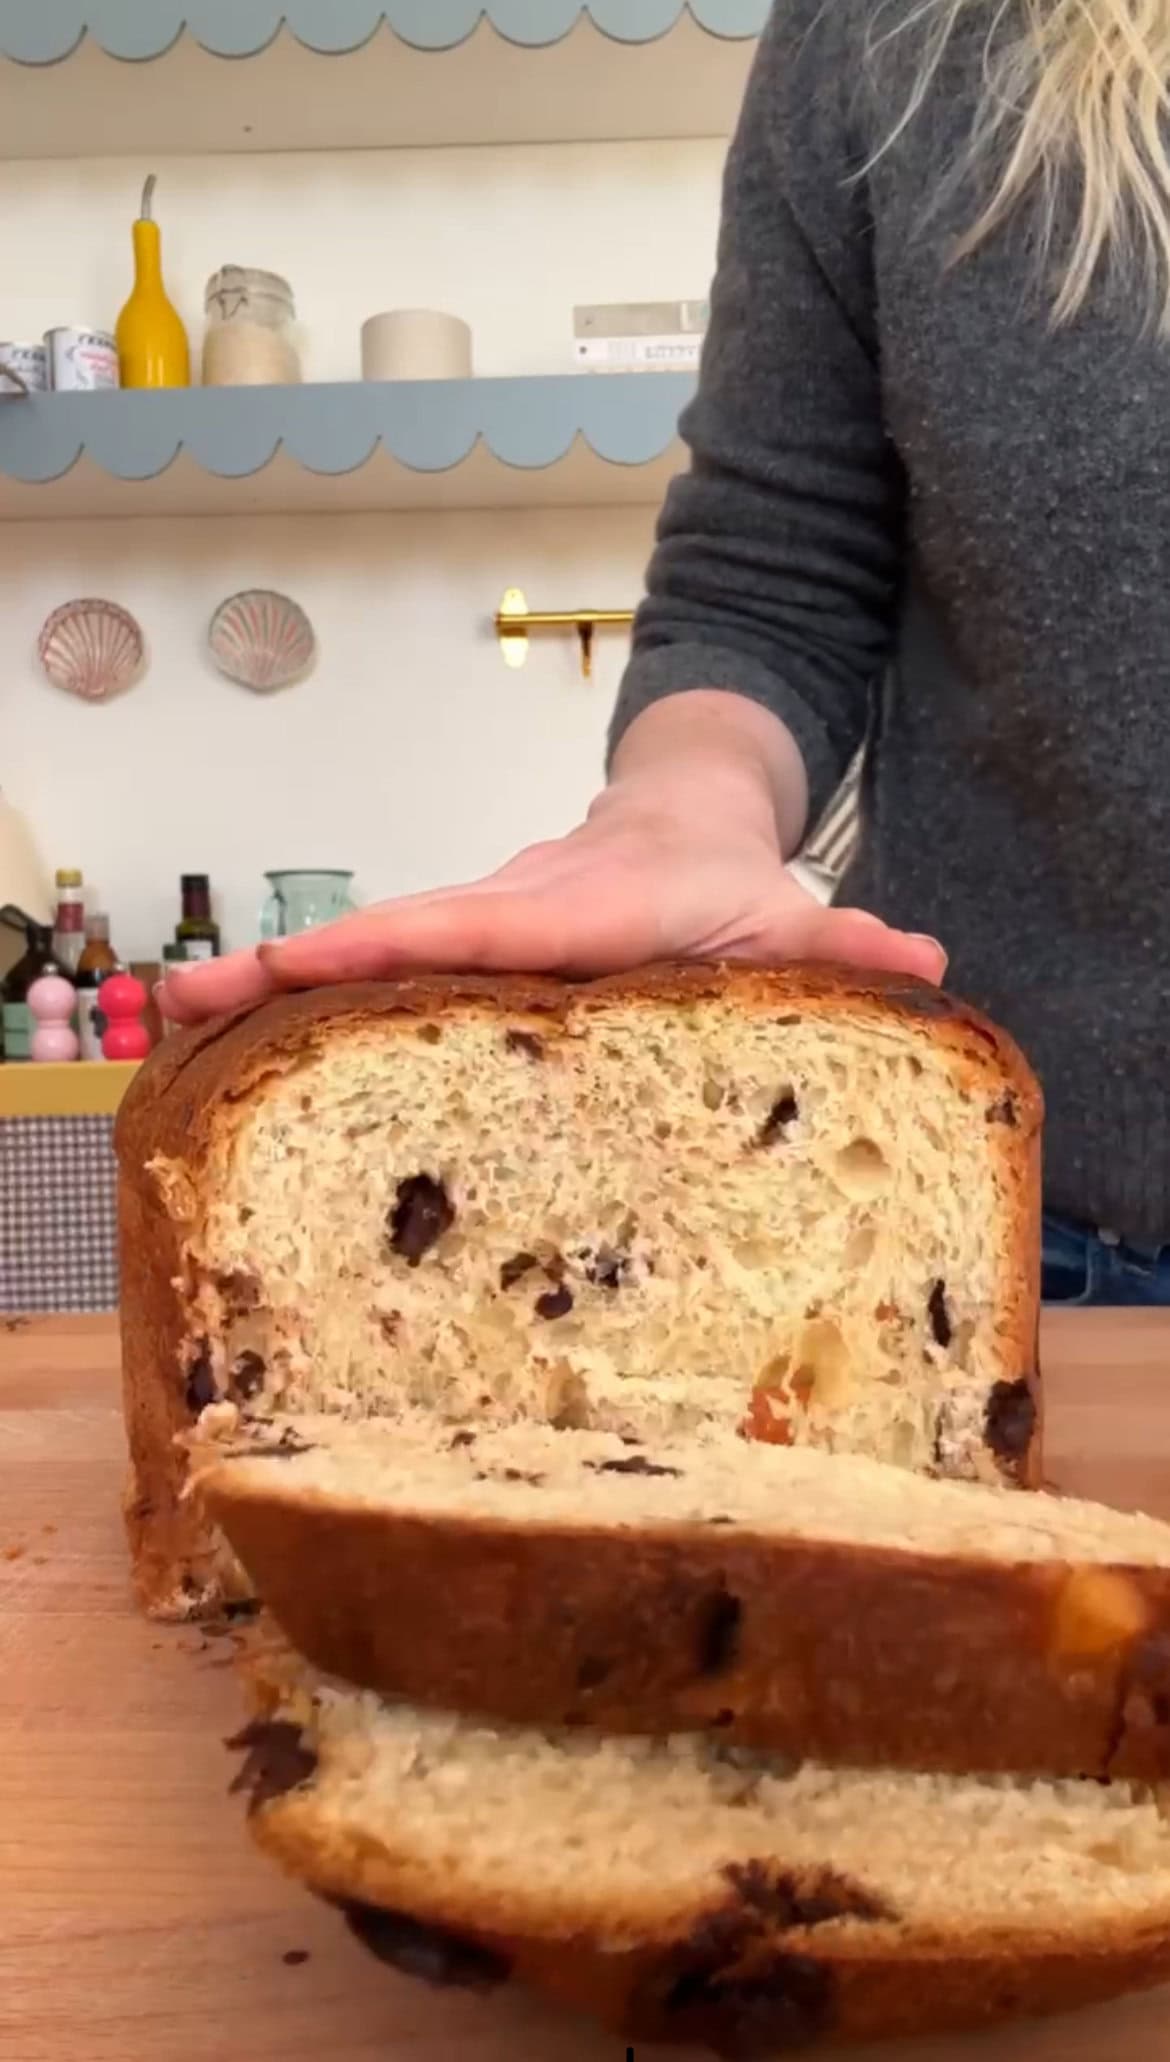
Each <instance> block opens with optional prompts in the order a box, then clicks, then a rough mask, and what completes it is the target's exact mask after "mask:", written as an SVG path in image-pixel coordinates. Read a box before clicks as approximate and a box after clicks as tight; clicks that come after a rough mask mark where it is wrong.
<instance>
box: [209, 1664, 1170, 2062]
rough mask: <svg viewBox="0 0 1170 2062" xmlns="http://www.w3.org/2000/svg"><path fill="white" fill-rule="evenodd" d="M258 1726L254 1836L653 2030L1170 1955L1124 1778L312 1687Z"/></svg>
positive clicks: (1165, 1876)
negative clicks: (908, 1767)
mask: <svg viewBox="0 0 1170 2062" xmlns="http://www.w3.org/2000/svg"><path fill="white" fill-rule="evenodd" d="M238 1744H239V1745H241V1746H243V1747H246V1748H248V1750H249V1752H248V1758H247V1762H246V1764H245V1766H244V1768H243V1770H242V1771H241V1776H242V1784H241V1787H248V1788H250V1789H251V1791H252V1797H253V1803H252V1809H251V1825H252V1828H253V1831H254V1832H255V1834H256V1836H257V1838H258V1839H259V1841H260V1843H261V1845H262V1846H263V1847H264V1848H265V1849H266V1850H267V1851H268V1852H269V1853H270V1854H272V1855H273V1856H274V1857H275V1858H276V1859H277V1860H278V1861H279V1862H280V1863H282V1864H283V1865H284V1866H285V1867H286V1868H287V1869H288V1870H290V1871H291V1872H292V1873H293V1874H294V1875H295V1876H297V1877H298V1878H300V1879H301V1880H302V1881H303V1882H305V1883H306V1884H307V1885H309V1887H310V1888H312V1889H313V1890H315V1891H316V1892H318V1893H319V1894H320V1895H322V1896H324V1897H327V1898H330V1899H332V1900H334V1901H336V1902H338V1903H339V1904H341V1905H342V1906H343V1907H344V1908H345V1909H346V1910H347V1912H348V1915H349V1918H350V1922H351V1924H352V1926H353V1928H354V1930H355V1931H356V1932H357V1934H358V1935H359V1937H360V1938H361V1939H363V1940H364V1941H365V1942H366V1944H367V1945H368V1946H369V1947H371V1948H372V1949H373V1951H374V1952H375V1953H376V1954H378V1955H380V1956H381V1957H382V1958H383V1959H384V1960H385V1961H387V1962H389V1963H391V1964H394V1965H397V1966H399V1967H401V1968H404V1969H406V1970H409V1971H411V1972H412V1973H413V1974H416V1975H425V1976H428V1977H429V1978H430V1979H431V1980H432V1981H434V1982H447V1983H452V1984H460V1983H463V1984H470V1985H481V1986H485V1987H486V1986H488V1985H490V1984H491V1983H493V1982H502V1981H503V1980H505V1979H506V1978H508V1977H509V1976H515V1977H519V1978H522V1979H525V1980H528V1981H529V1982H531V1983H533V1984H534V1985H536V1986H537V1987H539V1988H540V1989H542V1990H544V1991H545V1992H546V1993H548V1994H550V1995H551V1996H553V1997H554V1998H557V1999H558V2000H560V2001H561V2002H563V2003H568V2004H571V2005H575V2006H578V2007H580V2008H581V2009H583V2010H585V2011H588V2012H590V2013H592V2014H594V2015H595V2016H598V2017H600V2018H602V2019H603V2020H605V2021H606V2022H608V2023H609V2024H610V2025H611V2026H612V2027H613V2028H614V2029H615V2030H617V2031H620V2033H621V2034H623V2035H624V2036H625V2037H626V2038H628V2039H629V2040H631V2041H636V2042H638V2043H639V2044H640V2043H641V2042H643V2041H648V2042H649V2041H654V2040H670V2041H672V2042H678V2043H680V2044H682V2043H686V2044H687V2052H688V2053H689V2052H690V2051H691V2050H690V2043H692V2042H694V2043H701V2044H703V2045H704V2046H710V2047H712V2048H714V2049H715V2050H716V2051H717V2052H718V2053H720V2054H722V2055H725V2056H735V2057H740V2058H747V2057H760V2058H763V2057H771V2056H774V2055H778V2054H780V2053H787V2052H789V2051H790V2050H792V2049H794V2048H798V2047H802V2046H804V2045H805V2044H816V2043H820V2042H822V2041H823V2042H826V2043H836V2042H838V2041H847V2040H865V2039H870V2038H876V2037H883V2036H884V2037H887V2038H889V2037H898V2036H901V2035H906V2034H911V2033H931V2032H935V2033H938V2032H941V2031H943V2030H944V2029H947V2028H951V2027H961V2026H968V2025H970V2026H977V2025H983V2024H987V2023H989V2022H991V2021H994V2020H997V2019H1003V2018H1006V2017H1009V2016H1012V2015H1017V2014H1023V2013H1031V2012H1049V2011H1063V2010H1066V2009H1068V2008H1070V2007H1072V2006H1074V2005H1078V2004H1085V2003H1089V2002H1092V2001H1094V2000H1097V1999H1102V1998H1107V1997H1110V1996H1113V1995H1115V1994H1117V1993H1118V1992H1121V1991H1124V1990H1127V1989H1137V1988H1141V1987H1145V1986H1149V1985H1152V1984H1155V1983H1158V1982H1161V1981H1163V1980H1164V1979H1165V1978H1166V1977H1167V1976H1170V1824H1168V1822H1167V1818H1166V1815H1165V1812H1164V1810H1163V1808H1162V1806H1161V1804H1160V1802H1159V1799H1158V1796H1157V1795H1156V1793H1155V1792H1153V1791H1151V1790H1143V1789H1141V1788H1138V1787H1136V1786H1131V1785H1129V1784H1123V1783H1113V1784H1110V1785H1106V1786H1101V1785H1098V1784H1095V1783H1078V1782H1051V1781H1043V1780H1035V1781H1024V1780H1015V1781H1013V1780H1011V1779H1009V1778H1007V1777H983V1778H980V1777H976V1776H941V1775H913V1774H910V1773H906V1772H901V1773H899V1772H891V1771H877V1770H872V1771H864V1770H856V1769H826V1768H824V1767H823V1766H820V1765H818V1764H817V1763H815V1762H785V1761H782V1760H779V1759H776V1758H769V1757H766V1756H763V1755H758V1754H754V1753H751V1752H749V1751H747V1750H745V1749H743V1748H735V1747H728V1746H727V1745H725V1744H723V1745H719V1744H715V1743H714V1742H712V1741H711V1740H710V1739H704V1738H702V1737H699V1736H693V1735H691V1736H686V1737H681V1736H680V1737H675V1738H673V1739H666V1740H638V1739H634V1740H631V1739H623V1738H620V1737H607V1736H605V1735H599V1734H581V1733H568V1734H566V1733H559V1734H558V1733H554V1732H545V1731H538V1730H528V1729H520V1728H507V1727H496V1728H491V1727H488V1726H485V1725H483V1724H481V1723H477V1722H476V1721H474V1720H472V1719H467V1718H460V1717H456V1716H453V1715H452V1714H450V1713H445V1712H436V1711H431V1712H427V1711H421V1710H416V1709H414V1708H413V1707H411V1706H409V1705H402V1704H393V1703H383V1702H381V1701H380V1700H379V1699H378V1698H376V1697H374V1696H372V1695H370V1694H369V1693H365V1694H357V1693H346V1692H341V1691H337V1690H334V1689H330V1688H327V1687H319V1688H318V1689H317V1691H316V1693H315V1694H312V1693H311V1691H310V1687H309V1686H307V1685H306V1686H305V1687H302V1688H298V1687H295V1686H294V1687H291V1688H290V1689H289V1690H287V1691H286V1692H285V1697H284V1701H283V1703H280V1704H278V1705H277V1706H276V1707H275V1709H272V1710H271V1711H269V1713H268V1714H267V1715H266V1716H264V1717H261V1718H259V1719H257V1720H256V1721H255V1722H254V1723H253V1724H252V1725H251V1726H250V1727H249V1728H248V1729H247V1730H246V1732H245V1734H244V1735H243V1736H242V1738H241V1740H240V1741H239V1743H238ZM641 2052H642V2050H641V2045H639V2047H638V2053H639V2054H641ZM1070 2053H1071V2048H1070Z"/></svg>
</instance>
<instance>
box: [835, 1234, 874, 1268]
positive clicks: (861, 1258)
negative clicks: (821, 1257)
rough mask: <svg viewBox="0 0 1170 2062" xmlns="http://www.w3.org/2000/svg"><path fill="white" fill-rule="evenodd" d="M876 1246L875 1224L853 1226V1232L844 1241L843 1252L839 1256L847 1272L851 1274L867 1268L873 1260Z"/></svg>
mask: <svg viewBox="0 0 1170 2062" xmlns="http://www.w3.org/2000/svg"><path fill="white" fill-rule="evenodd" d="M876 1245H877V1226H876V1225H875V1224H869V1223H865V1224H857V1225H854V1227H853V1230H852V1231H851V1232H850V1234H849V1237H848V1238H847V1240H846V1241H845V1251H844V1253H843V1254H842V1255H841V1258H842V1260H843V1261H844V1263H845V1266H846V1268H847V1270H848V1271H849V1272H850V1273H853V1272H854V1271H855V1270H857V1269H860V1268H862V1267H865V1266H867V1265H868V1263H869V1262H870V1261H871V1260H872V1259H873V1255H874V1249H875V1247H876Z"/></svg>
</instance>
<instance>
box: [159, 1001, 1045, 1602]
mask: <svg viewBox="0 0 1170 2062" xmlns="http://www.w3.org/2000/svg"><path fill="white" fill-rule="evenodd" d="M1039 1126H1040V1100H1039V1095H1038V1091H1037V1089H1036V1086H1035V1084H1034V1082H1033V1080H1032V1078H1031V1076H1030V1075H1029V1073H1028V1070H1027V1068H1026V1066H1025V1065H1024V1063H1023V1061H1022V1060H1021V1058H1020V1057H1019V1055H1018V1053H1017V1052H1016V1051H1015V1050H1014V1048H1013V1047H1012V1046H1011V1044H1010V1042H1008V1041H1007V1040H1005V1039H1004V1038H1002V1037H1001V1036H1000V1035H999V1034H998V1033H996V1032H995V1031H994V1030H992V1029H991V1028H990V1027H989V1026H987V1025H986V1024H985V1023H983V1022H982V1021H981V1020H980V1019H978V1018H977V1017H975V1016H974V1015H972V1014H971V1013H970V1012H968V1011H967V1010H965V1009H963V1008H962V1007H960V1006H958V1005H955V1004H952V1003H950V1002H948V1001H947V1000H946V999H945V998H943V997H942V996H940V995H939V994H937V993H936V991H934V990H933V989H930V988H928V987H925V986H920V985H916V984H914V983H908V982H905V981H897V982H894V981H886V982H883V981H880V980H874V979H872V978H869V977H862V976H854V975H850V974H845V973H837V972H833V971H831V970H825V969H823V968H787V969H783V970H778V971H775V972H767V973H765V972H756V971H751V970H742V969H740V970H735V969H718V968H691V969H683V970H667V971H662V972H652V973H647V974H644V975H640V976H637V977H630V978H624V979H621V980H610V981H602V982H597V983H593V984H582V985H569V986H566V985H562V984H559V983H556V982H542V981H529V980H518V979H516V980H509V979H500V980H485V979H468V980H458V979H436V980H431V981H411V982H406V983H402V984H387V985H376V986H366V987H361V988H350V989H337V990H330V991H323V992H320V993H315V994H312V995H308V996H297V997H290V998H285V999H283V1000H280V1001H276V1002H273V1003H270V1004H268V1005H266V1006H265V1007H263V1008H261V1009H260V1010H258V1011H257V1012H255V1013H254V1014H252V1015H250V1016H248V1017H246V1018H243V1019H235V1020H229V1021H227V1022H223V1023H220V1024H218V1025H213V1026H211V1027H206V1028H203V1029H200V1030H195V1031H191V1032H188V1033H185V1034H183V1035H182V1036H177V1037H175V1038H173V1039H171V1040H168V1041H167V1042H166V1044H165V1045H164V1046H163V1048H162V1049H161V1051H160V1052H159V1053H158V1054H157V1055H156V1056H155V1058H154V1059H153V1060H152V1061H151V1062H150V1063H149V1065H148V1066H147V1067H146V1068H145V1069H144V1070H143V1073H142V1075H141V1076H140V1078H139V1080H138V1081H137V1083H136V1084H135V1086H134V1088H133V1090H132V1091H131V1094H130V1096H129V1097H128V1099H127V1101H126V1104H125V1105H124V1107H123V1110H122V1114H121V1118H120V1121H119V1126H118V1149H119V1156H120V1161H121V1197H122V1201H121V1217H122V1250H123V1299H124V1300H123V1320H124V1341H125V1372H126V1398H127V1414H128V1423H129V1433H130V1445H131V1453H132V1461H133V1484H132V1489H131V1496H130V1524H131V1533H132V1538H133V1542H134V1551H135V1556H136V1561H137V1567H138V1574H139V1581H140V1586H141V1589H142V1593H143V1595H144V1596H145V1598H146V1600H147V1601H148V1603H149V1604H150V1605H151V1607H152V1608H154V1609H155V1610H160V1611H163V1612H186V1611H192V1610H195V1609H198V1608H199V1607H200V1605H201V1604H204V1603H208V1602H212V1601H214V1600H215V1599H216V1598H217V1597H219V1596H221V1595H222V1594H224V1592H225V1591H229V1592H230V1591H231V1590H232V1589H233V1587H238V1586H239V1585H240V1583H241V1580H242V1578H241V1576H240V1573H239V1570H238V1569H236V1568H233V1566H232V1564H231V1561H230V1558H229V1557H228V1556H227V1555H226V1554H225V1553H224V1551H223V1548H222V1543H220V1542H217V1541H216V1540H215V1539H214V1538H213V1537H212V1536H211V1535H210V1534H209V1533H208V1532H207V1531H206V1530H205V1529H204V1527H203V1525H202V1524H201V1522H200V1520H199V1518H198V1514H197V1512H196V1511H195V1509H194V1507H193V1506H191V1505H190V1504H186V1505H184V1504H183V1502H182V1501H181V1491H182V1486H183V1470H184V1461H183V1457H182V1454H181V1452H180V1450H179V1449H178V1447H177V1446H176V1438H177V1436H181V1435H182V1434H184V1433H186V1432H189V1431H190V1430H191V1428H192V1426H193V1425H194V1424H195V1423H196V1421H198V1420H199V1419H200V1417H201V1415H202V1414H203V1413H205V1412H207V1411H208V1410H209V1409H210V1410H211V1411H212V1412H213V1413H214V1414H215V1417H216V1418H218V1419H222V1418H223V1417H224V1416H225V1415H227V1416H229V1417H230V1415H231V1413H232V1412H233V1411H235V1410H239V1411H241V1412H243V1413H244V1414H245V1415H247V1416H249V1417H251V1418H253V1419H256V1418H260V1419H264V1420H269V1419H282V1420H283V1419H286V1418H288V1417H293V1418H295V1417H296V1416H297V1415H299V1414H302V1413H306V1412H328V1413H333V1414H336V1415H338V1416H340V1417H343V1418H356V1419H371V1418H394V1417H395V1416H397V1415H399V1414H401V1413H403V1412H407V1411H411V1410H424V1411H427V1412H429V1413H430V1414H431V1415H432V1416H433V1418H434V1421H435V1424H436V1431H437V1433H438V1431H440V1430H441V1428H442V1426H443V1425H450V1426H452V1427H457V1426H460V1425H468V1426H478V1425H482V1424H486V1423H491V1422H499V1423H507V1422H510V1421H515V1420H524V1421H527V1422H536V1423H541V1422H543V1423H548V1424H552V1425H555V1426H560V1427H583V1428H587V1429H592V1430H598V1431H610V1432H613V1433H615V1434H617V1435H618V1436H626V1437H630V1438H642V1437H652V1438H661V1437H666V1436H671V1437H673V1436H677V1435H681V1434H684V1433H699V1432H702V1431H704V1430H706V1429H722V1430H723V1431H725V1432H728V1433H731V1434H733V1435H734V1434H741V1435H743V1436H744V1437H745V1438H746V1439H748V1440H752V1439H757V1440H764V1441H769V1442H781V1443H787V1442H791V1443H795V1444H803V1443H805V1442H809V1443H811V1444H813V1445H816V1446H820V1447H823V1448H825V1449H830V1450H833V1451H835V1452H839V1453H849V1452H863V1453H867V1454H870V1455H872V1456H875V1457H877V1458H880V1459H883V1460H886V1461H889V1462H891V1463H894V1464H897V1465H899V1466H902V1467H904V1468H908V1469H912V1470H918V1471H924V1472H933V1473H937V1474H941V1475H945V1476H960V1477H971V1478H976V1479H980V1478H981V1479H983V1480H986V1481H997V1480H1000V1479H1010V1480H1013V1481H1023V1482H1028V1481H1030V1480H1032V1479H1033V1478H1034V1474H1035V1468H1036V1464H1037V1458H1038V1446H1037V1407H1036V1389H1035V1372H1036V1371H1035V1333H1036V1318H1037V1290H1038V1281H1037V1276H1038V1257H1039V1238H1038V1226H1039V1176H1038V1156H1039Z"/></svg>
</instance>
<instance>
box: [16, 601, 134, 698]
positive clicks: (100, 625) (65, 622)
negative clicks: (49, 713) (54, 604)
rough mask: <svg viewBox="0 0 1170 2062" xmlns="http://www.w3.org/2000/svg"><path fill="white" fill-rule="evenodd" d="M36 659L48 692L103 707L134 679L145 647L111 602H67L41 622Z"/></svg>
mask: <svg viewBox="0 0 1170 2062" xmlns="http://www.w3.org/2000/svg"><path fill="white" fill-rule="evenodd" d="M37 655H38V657H39V659H40V662H41V666H42V668H43V670H44V672H45V675H46V677H47V678H48V679H49V680H51V681H52V683H53V685H54V687H63V688H64V689H65V691H66V693H68V694H75V695H77V696H78V697H79V699H80V700H81V701H83V702H108V701H109V700H110V698H111V696H113V695H116V694H120V693H121V692H122V690H123V688H127V687H131V686H133V684H134V682H135V681H136V680H137V679H138V677H139V675H140V674H141V672H142V669H143V665H144V663H145V658H146V644H145V640H144V638H143V635H142V631H141V629H140V628H139V625H138V624H137V623H136V622H135V620H134V618H133V616H132V615H131V614H130V612H129V610H128V609H121V608H119V607H118V605H117V603H116V602H112V601H95V600H84V601H67V602H65V604H64V605H63V607H61V608H59V609H54V611H53V613H52V615H51V616H50V617H49V619H48V621H47V622H46V623H45V625H44V627H43V629H42V631H41V634H40V636H39V638H38V639H37Z"/></svg>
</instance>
